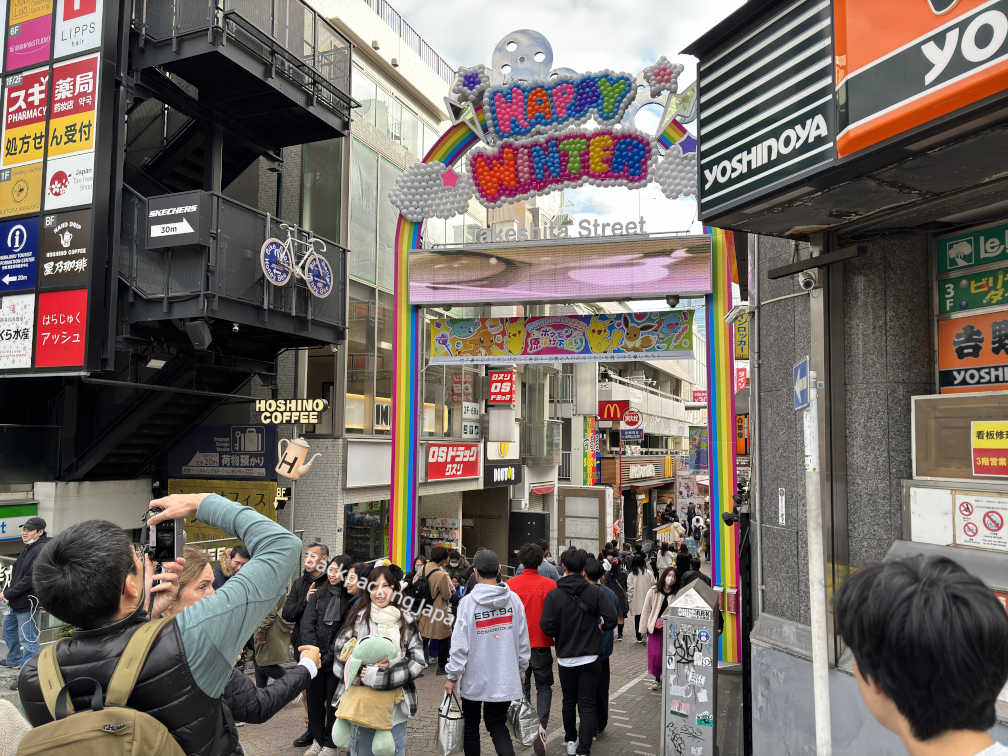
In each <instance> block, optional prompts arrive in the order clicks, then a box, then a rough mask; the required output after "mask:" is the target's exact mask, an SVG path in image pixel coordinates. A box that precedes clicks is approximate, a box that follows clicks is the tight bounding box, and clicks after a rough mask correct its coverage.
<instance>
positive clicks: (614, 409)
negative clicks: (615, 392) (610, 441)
mask: <svg viewBox="0 0 1008 756" xmlns="http://www.w3.org/2000/svg"><path fill="white" fill-rule="evenodd" d="M629 409H630V401H629V400H628V399H620V400H619V401H605V402H599V403H598V419H599V420H617V421H619V420H622V419H623V414H624V413H625V412H626V411H627V410H629Z"/></svg>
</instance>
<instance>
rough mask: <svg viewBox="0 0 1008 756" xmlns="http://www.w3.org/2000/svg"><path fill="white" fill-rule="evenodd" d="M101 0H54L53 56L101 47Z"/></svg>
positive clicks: (58, 56) (59, 56) (60, 56)
mask: <svg viewBox="0 0 1008 756" xmlns="http://www.w3.org/2000/svg"><path fill="white" fill-rule="evenodd" d="M101 31H102V0H56V33H55V34H54V35H53V57H54V58H62V57H63V56H64V55H74V54H76V53H83V52H87V51H88V50H94V49H97V48H99V47H101Z"/></svg>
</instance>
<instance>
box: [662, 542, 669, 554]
mask: <svg viewBox="0 0 1008 756" xmlns="http://www.w3.org/2000/svg"><path fill="white" fill-rule="evenodd" d="M668 549H669V545H668V544H667V543H665V542H664V541H662V545H661V553H662V554H665V553H668Z"/></svg>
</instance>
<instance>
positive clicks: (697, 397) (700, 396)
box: [693, 391, 707, 402]
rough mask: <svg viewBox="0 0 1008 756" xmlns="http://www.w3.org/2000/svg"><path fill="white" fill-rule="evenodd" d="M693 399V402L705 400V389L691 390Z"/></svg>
mask: <svg viewBox="0 0 1008 756" xmlns="http://www.w3.org/2000/svg"><path fill="white" fill-rule="evenodd" d="M693 401H694V402H706V401H707V392H706V391H694V392H693Z"/></svg>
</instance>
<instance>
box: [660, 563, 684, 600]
mask: <svg viewBox="0 0 1008 756" xmlns="http://www.w3.org/2000/svg"><path fill="white" fill-rule="evenodd" d="M669 573H671V574H672V578H673V579H672V587H671V588H670V589H669V590H667V591H666V590H665V578H666V577H668V576H669ZM678 579H679V575H678V573H677V572H676V568H675V567H666V568H665V569H664V570H662V574H661V577H659V578H658V584H657V585H656V588H657V589H658V592H659V593H664V594H666V595H669V596H671V595H672V594H673V593H674V592H675V584H676V581H677V580H678Z"/></svg>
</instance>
